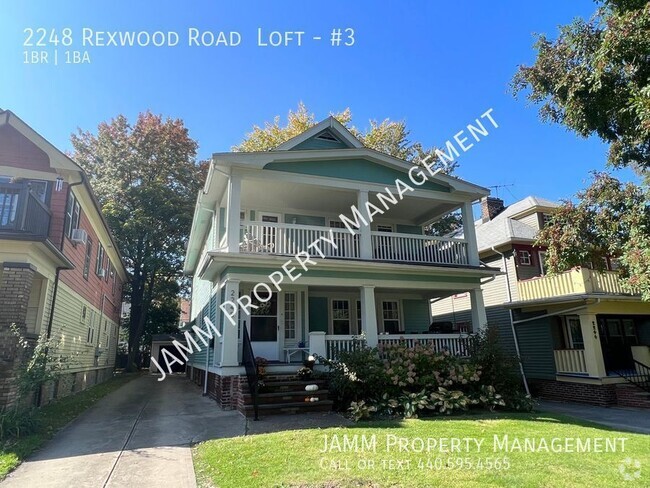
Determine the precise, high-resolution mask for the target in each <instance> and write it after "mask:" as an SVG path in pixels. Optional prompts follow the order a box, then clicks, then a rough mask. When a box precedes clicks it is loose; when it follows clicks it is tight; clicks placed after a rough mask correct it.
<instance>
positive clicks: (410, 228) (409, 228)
mask: <svg viewBox="0 0 650 488" xmlns="http://www.w3.org/2000/svg"><path fill="white" fill-rule="evenodd" d="M395 230H396V231H397V233H398V234H416V235H422V227H421V226H419V225H404V224H397V225H396V226H395Z"/></svg>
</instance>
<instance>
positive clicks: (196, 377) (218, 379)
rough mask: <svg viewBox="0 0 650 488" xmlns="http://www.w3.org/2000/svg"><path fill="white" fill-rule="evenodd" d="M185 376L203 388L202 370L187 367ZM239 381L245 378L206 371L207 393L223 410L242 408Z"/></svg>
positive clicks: (203, 373) (242, 400)
mask: <svg viewBox="0 0 650 488" xmlns="http://www.w3.org/2000/svg"><path fill="white" fill-rule="evenodd" d="M186 376H187V377H188V378H189V379H191V380H192V382H194V383H196V384H197V385H198V386H200V387H201V389H203V386H204V384H205V383H204V382H205V371H204V370H202V369H197V368H192V367H188V369H187V371H186ZM241 381H246V378H245V377H241V376H221V375H218V374H215V373H208V388H207V394H208V396H209V397H210V398H212V399H213V400H215V401H216V402H217V404H218V405H219V406H220V407H221V408H223V409H224V410H235V409H236V410H243V408H244V398H243V396H242V394H241V389H240V384H241V383H240V382H241Z"/></svg>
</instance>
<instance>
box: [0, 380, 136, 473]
mask: <svg viewBox="0 0 650 488" xmlns="http://www.w3.org/2000/svg"><path fill="white" fill-rule="evenodd" d="M137 376H138V375H137V374H123V375H121V376H116V377H114V378H112V379H110V380H108V381H105V382H103V383H101V384H99V385H96V386H93V387H92V388H89V389H87V390H85V391H82V392H80V393H77V394H76V395H71V396H68V397H64V398H62V399H60V400H58V401H56V402H55V403H52V404H51V405H47V406H45V407H43V408H41V409H39V410H38V411H37V413H36V419H35V420H36V424H37V425H38V427H37V430H36V431H35V432H33V433H32V434H30V435H26V436H24V437H22V436H21V437H20V438H18V439H12V440H8V441H6V442H5V443H4V445H3V446H1V447H2V450H0V480H1V479H3V478H4V477H5V476H7V474H9V473H10V472H11V471H13V470H14V469H16V467H17V466H18V465H19V464H20V463H21V462H22V460H23V459H25V458H26V457H27V456H29V455H30V454H31V453H32V452H34V451H35V450H36V449H38V448H39V447H41V446H42V445H43V443H45V441H47V440H48V439H51V438H52V437H53V436H54V434H56V433H57V431H59V430H60V429H61V428H63V427H65V426H66V425H67V424H68V423H69V422H70V421H72V420H73V419H75V418H76V417H77V416H79V415H80V414H81V413H83V412H84V411H85V410H87V409H88V408H89V407H91V406H92V405H94V404H95V403H96V402H97V401H98V400H100V399H101V398H103V397H104V396H106V395H108V394H109V393H111V392H112V391H115V390H117V389H118V388H120V387H121V386H123V385H124V384H126V383H128V382H129V381H131V380H132V379H134V378H136V377H137Z"/></svg>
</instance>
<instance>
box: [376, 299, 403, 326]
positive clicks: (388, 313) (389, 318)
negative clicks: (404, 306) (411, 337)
mask: <svg viewBox="0 0 650 488" xmlns="http://www.w3.org/2000/svg"><path fill="white" fill-rule="evenodd" d="M381 309H382V318H383V321H384V332H388V333H389V334H397V333H398V332H399V331H400V326H399V302H398V301H397V300H387V301H383V302H382V303H381Z"/></svg>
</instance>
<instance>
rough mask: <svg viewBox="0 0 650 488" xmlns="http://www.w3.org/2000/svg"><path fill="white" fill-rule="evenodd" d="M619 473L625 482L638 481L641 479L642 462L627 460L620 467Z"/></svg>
mask: <svg viewBox="0 0 650 488" xmlns="http://www.w3.org/2000/svg"><path fill="white" fill-rule="evenodd" d="M618 472H619V473H621V476H623V479H624V480H625V481H634V480H638V479H639V478H640V477H641V462H640V461H639V460H638V459H631V458H625V459H624V460H623V461H622V462H621V464H619V465H618Z"/></svg>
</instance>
